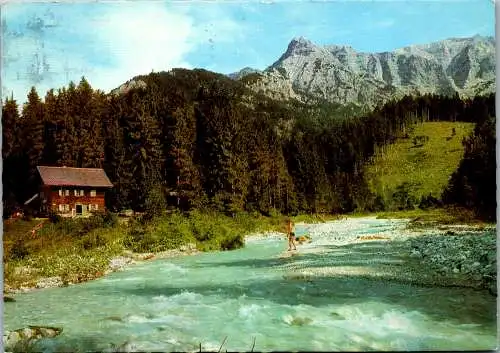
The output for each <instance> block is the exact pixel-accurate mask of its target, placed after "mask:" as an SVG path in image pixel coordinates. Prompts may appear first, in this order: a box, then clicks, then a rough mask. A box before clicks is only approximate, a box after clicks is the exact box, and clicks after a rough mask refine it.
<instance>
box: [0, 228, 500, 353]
mask: <svg viewBox="0 0 500 353" xmlns="http://www.w3.org/2000/svg"><path fill="white" fill-rule="evenodd" d="M402 227H403V224H402V222H399V221H398V222H396V221H387V220H376V219H358V220H348V221H338V222H333V223H329V224H322V225H316V226H313V225H310V226H302V228H300V227H299V229H298V231H299V232H304V231H306V230H307V231H308V232H309V233H310V234H311V236H312V238H313V242H312V243H310V244H305V245H301V246H299V251H298V253H297V254H296V255H295V256H291V257H286V258H283V257H281V256H280V255H281V254H283V253H284V250H286V242H285V241H284V240H283V239H279V238H277V237H267V238H258V237H257V238H251V239H249V240H248V242H247V244H246V246H245V248H243V249H239V250H235V251H228V252H211V253H203V254H200V255H195V256H185V257H178V258H174V259H163V260H162V259H158V260H153V261H148V262H143V263H139V264H136V265H133V266H130V267H128V268H126V269H125V270H124V271H121V272H116V273H112V274H110V275H108V276H106V277H104V278H101V279H98V280H95V281H90V282H87V283H82V284H78V285H74V286H70V287H65V288H51V289H44V290H38V291H33V292H29V293H25V294H19V295H17V296H16V302H13V303H5V305H4V329H6V330H13V329H17V328H21V327H26V326H27V325H41V326H57V327H62V328H63V329H64V331H63V333H62V334H61V335H60V336H58V337H56V338H53V339H44V340H40V341H38V343H37V346H36V347H37V349H43V350H44V351H46V352H52V351H63V350H65V351H70V350H71V351H75V350H80V351H89V350H91V351H106V350H107V351H113V350H116V349H117V347H121V348H120V349H119V350H129V351H141V350H142V351H198V350H199V345H200V343H201V348H202V350H215V351H217V350H219V347H220V345H221V344H222V343H223V342H224V346H223V348H222V351H225V350H226V349H227V350H228V351H250V350H251V348H252V345H253V344H254V345H255V346H254V351H271V350H274V351H339V350H341V351H366V350H417V351H419V350H491V349H494V348H495V347H496V343H497V340H496V332H497V329H496V298H495V297H493V296H491V295H490V294H489V293H488V292H487V291H476V290H471V289H464V288H439V287H437V288H430V287H423V286H412V285H408V284H402V283H399V282H397V281H387V280H384V279H383V278H382V277H380V276H379V274H380V273H381V272H384V271H390V269H391V268H392V267H394V268H396V267H398V266H403V265H404V263H403V262H402V260H401V258H400V257H399V256H398V252H397V251H392V250H391V249H393V250H397V247H394V248H391V247H392V246H393V245H392V244H393V243H394V244H397V241H398V239H399V237H401V234H402ZM306 228H308V229H306ZM381 232H382V233H383V234H386V235H387V234H388V235H389V236H390V235H391V234H392V236H393V237H394V239H393V241H391V242H365V243H357V244H353V239H355V237H356V236H359V235H360V234H370V233H377V234H380V233H381Z"/></svg>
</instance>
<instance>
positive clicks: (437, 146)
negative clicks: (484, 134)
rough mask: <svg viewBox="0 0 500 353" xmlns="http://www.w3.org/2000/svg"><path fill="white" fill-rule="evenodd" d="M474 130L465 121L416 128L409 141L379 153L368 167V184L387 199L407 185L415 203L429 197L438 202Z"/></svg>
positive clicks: (427, 124)
mask: <svg viewBox="0 0 500 353" xmlns="http://www.w3.org/2000/svg"><path fill="white" fill-rule="evenodd" d="M473 128H474V124H472V123H463V122H425V123H421V124H417V125H415V126H414V127H413V128H412V129H411V130H410V131H408V136H407V137H406V138H404V137H403V138H399V139H398V140H397V141H396V142H395V143H394V144H392V145H388V146H385V147H384V151H382V150H379V151H376V154H375V157H374V158H373V160H372V163H370V164H369V165H368V166H367V168H366V178H367V182H368V185H369V186H370V188H371V190H372V191H373V192H374V193H376V194H377V195H380V196H382V197H383V198H384V200H390V199H391V198H392V195H393V194H394V192H395V191H396V190H397V188H398V187H401V185H405V184H406V187H407V189H408V193H409V194H410V195H411V196H413V197H415V198H416V200H420V199H421V198H422V197H424V196H428V195H432V196H433V197H435V198H438V199H439V198H440V197H441V194H442V192H443V190H444V189H445V187H446V186H447V185H448V181H449V178H450V176H451V174H452V173H453V172H454V171H455V170H456V169H457V168H458V165H459V163H460V161H461V159H462V157H463V154H464V148H463V146H462V139H463V138H464V137H465V136H468V135H470V133H471V132H472V130H473Z"/></svg>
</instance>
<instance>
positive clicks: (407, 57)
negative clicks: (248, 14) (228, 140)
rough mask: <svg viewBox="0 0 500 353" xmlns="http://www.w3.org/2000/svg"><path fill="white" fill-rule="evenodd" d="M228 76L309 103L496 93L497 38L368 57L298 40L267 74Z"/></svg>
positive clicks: (374, 102) (246, 72)
mask: <svg viewBox="0 0 500 353" xmlns="http://www.w3.org/2000/svg"><path fill="white" fill-rule="evenodd" d="M229 77H231V78H233V79H235V80H241V81H242V82H243V83H245V84H246V85H247V86H248V87H250V88H251V89H253V90H254V91H257V92H261V93H264V94H266V95H268V96H270V97H272V98H274V99H279V100H289V99H296V100H299V101H302V102H309V103H317V102H321V101H326V102H330V103H338V104H342V105H346V104H355V105H360V106H367V107H373V106H375V105H377V104H379V103H383V102H385V101H387V100H388V99H391V98H398V97H402V96H404V95H406V94H427V93H432V94H441V95H454V94H459V95H460V96H461V97H472V96H475V95H481V94H487V93H492V92H494V91H495V39H494V38H493V37H482V36H474V37H470V38H450V39H446V40H442V41H438V42H434V43H430V44H423V45H411V46H408V47H404V48H400V49H396V50H394V51H390V52H382V53H364V52H358V51H356V50H355V49H354V48H352V47H350V46H340V45H326V46H319V45H316V44H314V43H313V42H311V41H310V40H307V39H306V38H304V37H298V38H294V39H293V40H292V41H291V42H290V44H289V45H288V48H287V49H286V51H285V52H284V54H283V55H282V56H281V57H280V58H279V59H278V60H277V61H276V62H275V63H273V64H272V65H270V66H269V67H268V68H266V69H265V70H264V71H258V70H254V69H252V68H248V67H247V68H244V69H243V70H241V71H239V72H237V73H233V74H230V75H229Z"/></svg>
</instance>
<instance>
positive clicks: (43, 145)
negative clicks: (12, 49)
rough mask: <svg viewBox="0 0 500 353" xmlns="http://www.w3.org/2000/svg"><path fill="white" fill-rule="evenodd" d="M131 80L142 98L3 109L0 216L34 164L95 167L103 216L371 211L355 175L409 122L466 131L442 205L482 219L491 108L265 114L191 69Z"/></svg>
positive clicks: (82, 86) (29, 183)
mask: <svg viewBox="0 0 500 353" xmlns="http://www.w3.org/2000/svg"><path fill="white" fill-rule="evenodd" d="M136 79H140V80H143V81H144V82H146V84H147V86H146V87H145V88H135V89H131V90H129V91H128V92H127V93H124V94H105V93H103V92H101V91H98V90H94V89H92V87H91V86H90V85H89V83H88V82H87V81H86V80H85V79H82V80H81V81H80V82H79V84H78V85H75V84H72V83H71V84H70V85H69V86H68V87H64V88H61V89H58V90H50V91H48V92H47V93H46V95H45V97H44V98H42V97H40V96H39V93H37V92H36V90H35V89H34V88H33V89H32V90H31V91H30V92H29V94H28V100H27V103H26V104H24V106H23V107H18V104H17V103H16V101H15V100H13V99H12V98H8V99H6V100H5V101H4V102H3V106H2V133H3V136H2V137H3V149H2V157H3V188H4V189H3V203H4V215H8V214H10V212H12V210H13V209H14V208H16V207H19V206H20V205H22V204H23V203H24V201H26V200H27V199H29V198H30V197H31V196H32V195H33V194H34V193H36V192H37V184H36V180H37V179H36V173H37V172H36V166H37V165H48V166H63V165H65V166H69V167H102V168H104V170H105V171H106V173H107V174H108V176H109V178H110V180H111V181H112V183H113V184H114V188H113V189H112V191H110V192H109V193H108V195H107V200H106V202H107V205H108V208H109V209H110V210H113V211H119V210H122V209H134V210H137V211H147V212H149V213H153V214H154V213H158V212H161V211H162V210H164V209H166V208H167V207H174V208H180V209H182V210H189V209H204V208H212V209H216V210H218V211H221V212H225V213H227V214H233V213H235V212H238V211H249V212H259V213H262V214H265V215H266V214H270V213H272V212H273V211H274V210H276V211H278V212H282V213H286V214H294V213H298V212H308V213H309V212H310V213H322V212H325V213H347V212H352V211H374V210H383V209H384V208H385V205H384V204H383V203H382V202H381V201H380V200H378V199H377V198H376V197H375V195H374V194H372V193H371V192H370V191H369V189H368V187H367V184H366V181H365V178H364V175H363V169H364V166H365V165H366V163H367V162H368V161H369V159H370V157H371V156H372V155H373V153H374V151H375V149H376V148H377V147H382V146H385V145H387V144H390V143H392V142H394V141H395V139H396V138H397V137H400V136H404V134H405V131H406V129H408V128H409V127H410V126H411V125H412V124H415V123H417V122H422V121H467V122H474V123H475V124H476V128H475V130H474V134H473V135H472V136H470V137H469V138H467V139H465V140H464V141H463V144H464V147H465V156H464V159H463V161H462V163H461V164H460V167H459V168H458V170H457V171H456V172H455V173H454V175H453V177H452V178H451V180H450V185H449V186H448V188H447V190H446V192H445V193H444V195H443V197H442V201H443V202H445V203H450V204H459V205H462V206H466V207H468V208H471V209H474V210H475V211H477V212H478V215H480V216H482V217H485V218H489V219H494V217H495V212H496V197H495V191H496V182H495V168H496V164H495V143H496V142H495V105H494V95H490V96H486V97H476V98H474V99H472V100H461V99H460V98H459V97H458V96H453V97H442V96H434V95H425V96H414V97H409V96H407V97H405V98H403V99H402V100H399V101H393V102H389V103H387V104H385V105H384V106H383V107H380V108H377V109H376V110H374V111H373V112H370V113H365V114H362V113H361V112H360V113H359V114H356V112H355V111H353V110H352V108H349V109H348V111H347V110H346V109H344V108H343V107H340V106H334V105H329V104H326V103H325V104H323V105H321V106H315V107H311V106H306V105H302V104H299V103H296V102H290V103H282V102H277V101H273V100H271V99H269V98H266V97H265V96H261V95H258V94H256V93H253V92H251V91H250V90H248V89H247V88H246V87H245V86H244V85H243V84H242V83H240V82H239V81H235V80H232V79H230V78H227V77H225V76H223V75H220V74H215V73H212V72H209V71H205V70H185V69H174V70H172V71H170V72H168V73H167V72H162V73H151V74H149V75H147V76H141V77H138V78H136ZM419 201H420V202H424V203H428V202H429V200H419Z"/></svg>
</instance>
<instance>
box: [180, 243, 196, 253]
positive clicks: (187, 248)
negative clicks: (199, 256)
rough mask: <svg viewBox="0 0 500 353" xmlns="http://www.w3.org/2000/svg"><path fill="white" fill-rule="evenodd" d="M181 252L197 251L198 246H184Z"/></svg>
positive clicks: (192, 244) (189, 244)
mask: <svg viewBox="0 0 500 353" xmlns="http://www.w3.org/2000/svg"><path fill="white" fill-rule="evenodd" d="M179 250H180V251H182V252H190V251H196V244H194V243H188V244H184V245H182V246H181V247H180V248H179Z"/></svg>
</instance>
